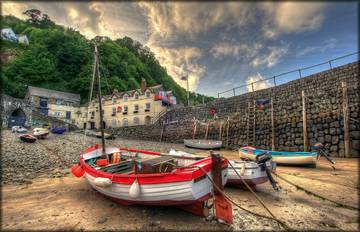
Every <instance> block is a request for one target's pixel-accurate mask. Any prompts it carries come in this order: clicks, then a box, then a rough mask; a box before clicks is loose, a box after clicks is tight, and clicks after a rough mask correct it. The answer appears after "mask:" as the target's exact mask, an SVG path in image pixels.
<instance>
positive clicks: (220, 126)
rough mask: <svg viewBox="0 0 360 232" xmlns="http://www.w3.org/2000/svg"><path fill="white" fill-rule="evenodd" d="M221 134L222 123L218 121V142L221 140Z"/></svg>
mask: <svg viewBox="0 0 360 232" xmlns="http://www.w3.org/2000/svg"><path fill="white" fill-rule="evenodd" d="M221 132H222V121H221V120H220V121H219V140H222V139H221Z"/></svg>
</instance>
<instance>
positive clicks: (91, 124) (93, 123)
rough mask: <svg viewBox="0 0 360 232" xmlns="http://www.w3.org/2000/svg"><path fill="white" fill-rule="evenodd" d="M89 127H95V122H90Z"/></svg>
mask: <svg viewBox="0 0 360 232" xmlns="http://www.w3.org/2000/svg"><path fill="white" fill-rule="evenodd" d="M90 129H91V130H94V129H95V122H90Z"/></svg>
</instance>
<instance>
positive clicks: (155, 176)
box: [71, 144, 228, 205]
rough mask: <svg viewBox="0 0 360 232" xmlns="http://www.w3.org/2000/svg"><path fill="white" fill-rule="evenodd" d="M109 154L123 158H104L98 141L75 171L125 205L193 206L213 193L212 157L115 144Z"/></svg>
mask: <svg viewBox="0 0 360 232" xmlns="http://www.w3.org/2000/svg"><path fill="white" fill-rule="evenodd" d="M106 154H108V155H109V157H110V158H109V159H110V160H113V157H114V155H117V154H119V155H120V157H121V161H120V162H118V163H115V164H114V163H113V164H109V162H108V161H107V160H105V161H104V159H103V158H102V157H101V156H102V147H101V146H100V145H98V144H97V145H94V146H91V147H89V148H88V149H87V150H86V151H85V152H84V153H83V154H82V155H81V157H80V165H75V166H73V168H72V170H71V171H72V173H73V174H74V175H75V176H77V177H81V176H82V175H84V174H85V178H86V179H87V181H88V182H89V183H90V185H91V186H92V187H93V188H94V189H95V190H97V191H99V192H100V193H102V194H104V195H106V196H108V197H110V198H111V199H113V200H115V201H117V202H119V203H121V204H125V205H131V204H142V205H190V204H193V203H199V202H204V201H207V200H208V199H209V198H210V196H211V191H212V188H213V185H212V183H211V181H210V180H209V179H208V178H206V174H208V175H211V173H212V158H211V157H204V158H203V159H201V160H191V161H190V162H189V160H187V161H185V159H183V158H181V157H179V158H177V157H172V156H166V155H162V154H161V153H158V152H150V151H144V150H135V149H119V148H114V147H112V148H106ZM102 162H104V163H103V164H101V163H102ZM227 162H228V161H227V160H226V159H222V163H221V168H222V171H221V177H222V183H223V184H225V183H226V181H227V167H228V166H227V165H228V163H227ZM200 167H201V169H200ZM203 170H204V171H206V174H205V173H204V172H203Z"/></svg>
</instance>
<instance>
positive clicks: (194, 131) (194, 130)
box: [192, 118, 196, 140]
mask: <svg viewBox="0 0 360 232" xmlns="http://www.w3.org/2000/svg"><path fill="white" fill-rule="evenodd" d="M195 134H196V119H195V118H194V129H193V134H192V139H193V140H194V139H195Z"/></svg>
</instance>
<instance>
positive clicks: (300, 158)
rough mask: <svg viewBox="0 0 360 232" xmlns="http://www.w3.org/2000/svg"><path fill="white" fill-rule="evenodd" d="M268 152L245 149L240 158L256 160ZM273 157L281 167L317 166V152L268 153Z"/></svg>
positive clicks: (240, 151) (241, 151)
mask: <svg viewBox="0 0 360 232" xmlns="http://www.w3.org/2000/svg"><path fill="white" fill-rule="evenodd" d="M264 151H266V150H260V149H255V148H253V147H244V148H240V149H239V156H240V158H243V159H250V160H255V159H256V156H257V155H258V154H261V153H263V152H264ZM267 152H269V155H271V157H272V161H274V162H275V163H277V164H280V165H315V164H316V161H317V155H318V154H317V152H279V151H267Z"/></svg>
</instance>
